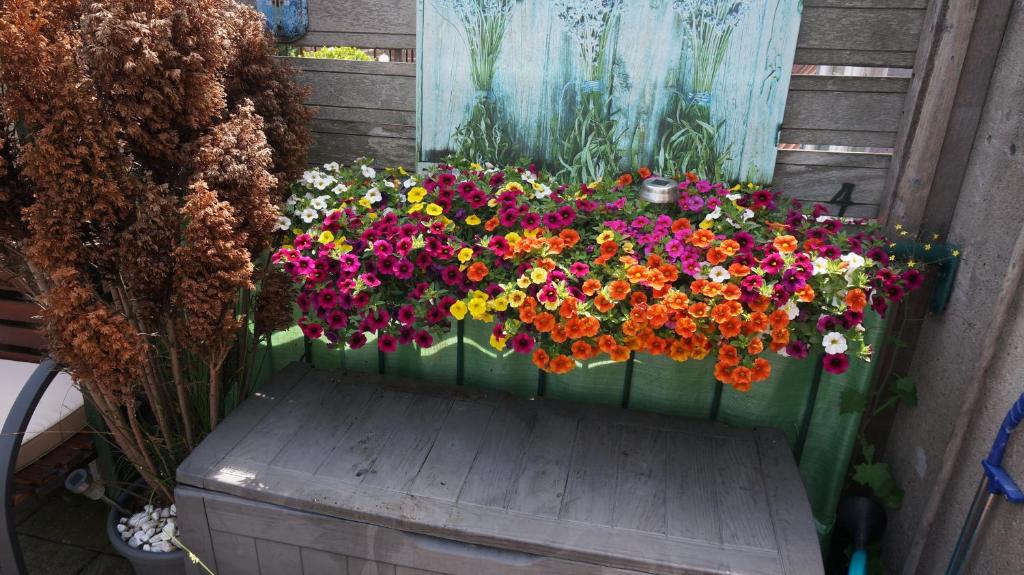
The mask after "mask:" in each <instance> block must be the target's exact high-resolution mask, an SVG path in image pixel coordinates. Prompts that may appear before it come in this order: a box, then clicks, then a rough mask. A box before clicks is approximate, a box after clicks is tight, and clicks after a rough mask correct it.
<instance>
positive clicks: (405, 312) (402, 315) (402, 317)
mask: <svg viewBox="0 0 1024 575" xmlns="http://www.w3.org/2000/svg"><path fill="white" fill-rule="evenodd" d="M398 321H399V322H401V323H402V324H404V325H412V324H413V322H415V321H416V309H415V308H413V307H412V306H411V305H403V306H402V307H400V308H398Z"/></svg>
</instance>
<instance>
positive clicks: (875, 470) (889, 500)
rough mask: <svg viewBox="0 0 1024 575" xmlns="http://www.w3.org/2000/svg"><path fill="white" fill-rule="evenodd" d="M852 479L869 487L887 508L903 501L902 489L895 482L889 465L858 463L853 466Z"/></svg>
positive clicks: (897, 505) (892, 507)
mask: <svg viewBox="0 0 1024 575" xmlns="http://www.w3.org/2000/svg"><path fill="white" fill-rule="evenodd" d="M853 480H854V481H856V482H857V483H860V484H861V485H864V486H865V487H868V488H869V489H871V491H872V492H873V493H874V494H875V497H877V498H878V499H879V501H881V502H882V505H885V506H886V507H888V508H889V509H896V508H898V507H899V506H900V505H901V504H902V503H903V490H902V489H900V486H899V485H898V484H897V483H896V479H895V478H893V476H892V472H890V471H889V466H888V465H887V464H885V463H882V462H874V463H860V464H857V465H855V466H854V467H853Z"/></svg>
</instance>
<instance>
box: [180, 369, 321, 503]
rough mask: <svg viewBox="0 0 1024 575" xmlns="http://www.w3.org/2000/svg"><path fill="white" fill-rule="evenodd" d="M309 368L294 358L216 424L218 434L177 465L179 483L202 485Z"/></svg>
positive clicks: (209, 438)
mask: <svg viewBox="0 0 1024 575" xmlns="http://www.w3.org/2000/svg"><path fill="white" fill-rule="evenodd" d="M310 369H311V366H310V365H309V364H307V363H301V362H295V363H291V364H288V365H287V366H286V367H285V368H284V369H282V370H281V371H280V372H278V373H277V374H276V375H274V376H273V377H272V378H271V379H270V381H268V382H267V383H266V384H264V385H263V388H262V389H260V390H259V391H258V392H256V393H254V394H253V396H252V397H250V398H249V399H248V400H246V401H245V402H244V403H243V404H242V405H241V406H239V407H238V409H236V410H235V411H234V412H233V413H232V414H231V416H230V417H228V418H227V419H225V420H224V421H223V422H221V423H220V425H218V426H217V433H216V434H212V435H210V436H208V437H206V439H204V440H203V441H202V442H201V443H200V444H199V445H197V446H196V448H195V449H194V450H192V453H191V454H189V456H188V458H186V459H185V461H184V462H182V464H181V465H179V466H178V470H177V479H178V483H181V484H185V485H191V486H193V487H203V486H204V481H205V479H206V475H207V473H209V471H210V470H211V469H213V468H214V466H216V464H217V462H218V461H220V460H221V459H223V458H224V456H225V455H226V454H227V453H228V451H230V450H231V449H232V448H233V447H234V446H235V445H237V444H238V442H239V441H241V440H242V438H243V437H245V436H246V435H247V434H248V433H249V430H251V429H252V428H253V427H254V426H256V424H258V423H259V422H260V420H262V419H263V416H264V415H266V414H267V413H268V412H269V411H270V410H271V409H273V408H274V406H275V405H277V403H278V402H280V401H281V399H282V398H284V397H285V396H286V395H287V394H288V392H289V391H291V390H292V388H293V387H295V385H296V384H298V382H299V381H300V380H302V378H304V377H305V376H306V374H308V373H309V370H310Z"/></svg>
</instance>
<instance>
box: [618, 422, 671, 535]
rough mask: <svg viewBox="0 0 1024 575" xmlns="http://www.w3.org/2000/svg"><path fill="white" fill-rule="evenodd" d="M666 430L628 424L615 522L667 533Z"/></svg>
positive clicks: (624, 433)
mask: <svg viewBox="0 0 1024 575" xmlns="http://www.w3.org/2000/svg"><path fill="white" fill-rule="evenodd" d="M665 442H666V437H665V432H664V431H660V430H657V429H644V428H638V427H626V428H624V429H623V430H622V443H621V445H620V446H619V463H618V475H617V478H616V483H615V498H614V501H615V511H614V512H613V514H612V515H613V525H615V526H616V527H622V528H624V529H636V530H639V531H646V532H648V533H665V532H666V530H667V529H666V512H665V491H666V489H665V466H666V459H667V457H666V450H665V447H666V446H665Z"/></svg>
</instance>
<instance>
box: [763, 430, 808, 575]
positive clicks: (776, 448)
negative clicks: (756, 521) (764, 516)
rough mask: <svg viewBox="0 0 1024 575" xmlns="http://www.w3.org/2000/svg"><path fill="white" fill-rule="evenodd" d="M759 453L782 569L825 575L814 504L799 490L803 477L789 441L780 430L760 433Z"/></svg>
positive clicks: (791, 571) (789, 571)
mask: <svg viewBox="0 0 1024 575" xmlns="http://www.w3.org/2000/svg"><path fill="white" fill-rule="evenodd" d="M757 451H758V455H759V459H760V461H761V469H762V472H763V473H764V485H765V488H766V494H767V496H768V502H769V507H770V509H771V517H772V526H773V527H774V529H775V537H776V540H777V547H778V549H779V556H780V557H781V558H782V565H783V568H784V569H785V570H786V572H788V573H807V574H808V575H814V574H816V573H822V572H823V571H822V567H821V566H822V561H821V548H820V547H819V546H818V545H816V544H815V543H814V540H815V536H816V533H817V532H816V530H815V526H814V521H813V520H812V519H811V517H812V515H811V504H810V502H809V501H808V500H807V493H806V492H805V491H804V490H803V489H801V488H800V486H801V485H802V481H801V479H800V473H799V471H798V469H797V467H796V465H795V462H794V461H793V453H792V452H791V451H790V450H789V444H788V443H787V442H786V437H785V436H784V435H783V434H782V432H780V431H778V430H774V429H759V430H758V433H757Z"/></svg>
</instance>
